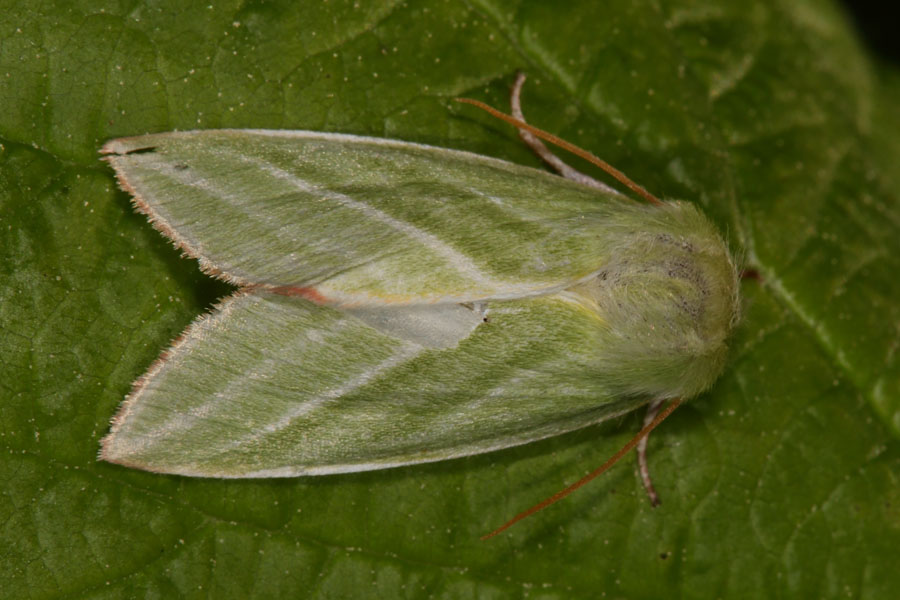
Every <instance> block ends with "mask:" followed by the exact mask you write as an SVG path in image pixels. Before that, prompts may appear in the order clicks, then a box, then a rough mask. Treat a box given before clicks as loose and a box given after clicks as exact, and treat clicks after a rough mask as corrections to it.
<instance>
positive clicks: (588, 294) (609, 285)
mask: <svg viewBox="0 0 900 600" xmlns="http://www.w3.org/2000/svg"><path fill="white" fill-rule="evenodd" d="M702 233H705V232H702ZM629 242H630V243H629V246H628V248H627V249H623V250H622V251H620V252H618V253H617V254H616V256H615V259H614V260H613V261H611V262H610V263H609V264H608V265H606V267H605V268H604V269H603V270H602V271H600V272H599V273H598V274H597V276H596V277H594V278H592V279H591V280H589V281H587V282H585V283H583V284H580V285H579V286H576V287H575V288H572V290H571V291H573V292H576V293H578V294H579V295H581V296H583V297H584V298H585V299H586V301H587V304H588V305H590V306H591V307H593V308H594V309H595V310H596V311H597V313H598V316H599V317H600V320H599V325H598V332H597V337H598V339H597V346H598V365H599V367H598V368H601V369H603V375H604V377H606V378H607V379H608V380H609V381H611V382H613V386H614V391H615V392H617V393H622V394H627V395H650V396H652V397H656V398H660V397H666V398H674V397H682V398H689V397H691V396H695V395H697V394H699V393H700V392H702V391H703V390H705V389H706V388H708V387H709V386H710V385H712V382H713V381H715V379H716V378H717V377H718V376H719V374H720V373H721V371H722V369H723V367H724V362H725V357H726V353H727V345H726V342H727V339H728V336H729V334H730V333H731V331H732V329H733V328H734V325H735V323H736V321H737V314H738V301H737V275H736V271H735V268H734V264H733V262H732V260H731V257H730V255H729V253H728V250H727V248H726V247H725V244H724V242H723V241H722V240H721V238H719V237H718V235H717V234H713V235H712V236H708V235H691V236H684V235H681V236H678V235H672V234H669V233H659V232H654V233H647V234H637V235H636V236H634V237H633V238H632V239H630V240H629Z"/></svg>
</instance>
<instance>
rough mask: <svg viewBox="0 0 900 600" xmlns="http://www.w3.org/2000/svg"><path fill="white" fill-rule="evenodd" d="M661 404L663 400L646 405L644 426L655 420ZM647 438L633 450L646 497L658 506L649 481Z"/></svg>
mask: <svg viewBox="0 0 900 600" xmlns="http://www.w3.org/2000/svg"><path fill="white" fill-rule="evenodd" d="M663 402H664V401H663V400H654V401H653V402H651V403H650V404H648V405H647V414H646V415H644V426H646V425H647V424H648V423H650V422H652V421H653V419H655V418H656V415H657V413H659V409H660V408H662V405H663ZM649 437H650V436H647V437H645V438H643V439H642V440H641V441H640V442H638V445H637V448H635V450H636V451H637V455H638V471H639V472H640V474H641V481H642V482H643V483H644V489H645V490H647V496H649V497H650V504H651V505H653V506H659V496H658V495H657V494H656V489H654V487H653V482H652V481H651V480H650V467H649V465H648V464H647V439H648V438H649Z"/></svg>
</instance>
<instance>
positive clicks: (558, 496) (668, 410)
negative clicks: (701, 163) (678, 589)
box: [481, 134, 681, 540]
mask: <svg viewBox="0 0 900 600" xmlns="http://www.w3.org/2000/svg"><path fill="white" fill-rule="evenodd" d="M535 135H537V134H535ZM547 141H550V140H547ZM679 404H681V399H679V398H676V399H675V400H672V401H671V402H669V404H667V405H666V407H665V408H664V409H662V411H660V413H659V414H658V415H656V418H655V419H653V420H652V421H650V423H648V424H647V425H646V426H645V427H644V428H643V429H641V430H640V431H638V432H637V435H635V436H634V437H633V438H631V441H629V442H628V443H627V444H625V445H624V446H622V449H621V450H619V451H618V452H616V453H615V454H613V455H612V457H610V459H609V460H608V461H606V462H605V463H603V464H602V465H601V466H600V467H599V468H598V469H596V470H595V471H592V472H591V473H589V474H587V475H585V476H584V477H582V478H581V479H579V480H578V481H576V482H575V483H573V484H572V485H570V486H569V487H567V488H566V489H564V490H560V491H558V492H556V493H555V494H553V495H552V496H550V497H549V498H547V499H546V500H544V501H543V502H540V503H538V504H535V505H534V506H532V507H531V508H529V509H528V510H526V511H524V512H520V513H519V514H517V515H516V516H515V517H513V518H512V519H510V520H509V521H507V522H506V523H504V524H503V525H501V526H500V527H498V528H497V529H495V530H493V531H492V532H490V533H489V534H487V535H483V536H481V539H482V540H487V539H490V538H492V537H494V536H495V535H497V534H498V533H501V532H503V531H506V530H507V529H509V528H510V527H512V526H513V525H515V524H516V523H518V522H519V521H521V520H522V519H524V518H525V517H530V516H531V515H533V514H534V513H536V512H538V511H539V510H542V509H545V508H547V507H548V506H550V505H551V504H553V503H554V502H557V501H559V500H562V499H563V498H565V497H566V496H568V495H569V494H571V493H572V492H574V491H575V490H577V489H578V488H580V487H581V486H583V485H584V484H586V483H588V482H590V481H591V480H593V479H596V478H597V477H599V476H600V475H602V474H603V473H604V472H606V471H607V470H608V469H609V468H610V467H611V466H613V465H614V464H616V463H617V462H618V461H619V459H620V458H622V457H623V456H625V455H626V454H628V452H629V451H631V449H632V448H634V447H635V446H637V445H638V442H640V441H641V440H642V439H644V438H645V437H647V436H648V435H650V432H651V431H653V430H654V429H655V428H656V426H657V425H659V424H660V423H662V422H663V421H664V420H665V418H666V417H668V416H669V415H671V414H672V411H674V410H675V409H676V408H678V405H679Z"/></svg>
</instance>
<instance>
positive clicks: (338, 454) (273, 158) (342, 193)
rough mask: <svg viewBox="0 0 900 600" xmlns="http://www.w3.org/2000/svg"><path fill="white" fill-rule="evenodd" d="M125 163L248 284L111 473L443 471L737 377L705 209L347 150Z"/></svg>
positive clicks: (230, 150)
mask: <svg viewBox="0 0 900 600" xmlns="http://www.w3.org/2000/svg"><path fill="white" fill-rule="evenodd" d="M517 86H519V87H520V86H521V82H517ZM514 101H515V102H516V103H517V101H518V89H516V93H515V96H514ZM516 109H517V110H518V108H517V104H516ZM519 114H520V113H519ZM508 119H509V118H508ZM512 122H514V123H516V124H517V125H519V126H524V125H525V124H524V122H523V121H521V120H516V119H512ZM538 143H539V142H538ZM102 152H103V153H104V154H105V160H107V161H108V162H109V164H110V165H112V167H113V168H114V169H115V172H116V175H117V177H118V181H119V183H120V185H121V187H122V188H123V189H124V190H126V191H127V192H129V193H130V194H131V195H132V196H133V202H134V205H135V207H136V208H137V210H139V211H140V212H142V213H144V214H146V215H147V216H148V218H149V220H150V222H151V223H152V224H153V225H154V227H156V228H157V229H158V230H159V231H160V232H161V233H163V234H164V235H165V236H166V237H168V238H169V239H171V240H172V242H173V243H174V244H175V245H176V246H177V247H178V248H180V249H181V250H182V251H183V252H184V253H186V254H187V255H189V256H192V257H195V258H197V260H198V261H199V262H200V266H201V268H202V269H203V271H205V272H206V273H209V274H211V275H214V276H216V277H219V278H222V279H224V280H226V281H228V282H230V283H232V284H235V285H237V286H239V290H238V291H237V292H236V293H234V294H233V295H232V296H230V297H228V298H226V299H224V300H223V301H221V302H220V304H219V305H218V306H217V307H216V308H215V310H213V311H212V312H211V313H209V314H206V315H203V316H201V317H199V318H198V319H197V320H196V321H195V322H194V323H192V324H191V325H190V326H189V327H188V329H187V330H186V331H185V332H184V334H183V335H182V336H181V337H179V338H178V339H177V340H176V341H175V342H174V344H173V345H172V347H171V348H169V349H168V350H166V351H165V352H164V353H163V354H162V356H161V357H160V358H159V359H158V360H157V361H156V362H155V363H154V364H153V365H152V366H151V367H150V368H149V370H148V371H147V372H146V373H145V374H144V375H143V376H141V377H140V378H139V379H138V380H137V381H136V382H135V384H134V388H133V390H132V392H131V393H130V394H129V396H128V397H127V399H126V400H125V402H124V403H123V405H122V406H121V408H120V410H119V412H118V414H117V415H116V416H115V418H114V420H113V424H112V428H111V432H110V433H109V435H107V436H106V437H105V438H104V439H103V442H102V450H101V454H100V456H101V458H102V459H103V460H107V461H110V462H114V463H119V464H122V465H126V466H129V467H134V468H139V469H146V470H149V471H155V472H160V473H177V474H181V475H188V476H198V477H226V478H230V477H289V476H297V475H316V474H328V473H342V472H350V471H361V470H367V469H382V468H387V467H394V466H399V465H408V464H414V463H422V462H427V461H436V460H444V459H450V458H454V457H460V456H467V455H471V454H477V453H481V452H489V451H492V450H498V449H500V448H507V447H510V446H515V445H517V444H524V443H527V442H531V441H534V440H538V439H541V438H546V437H548V436H553V435H557V434H560V433H563V432H567V431H570V430H573V429H577V428H581V427H585V426H588V425H591V424H595V423H599V422H601V421H604V420H606V419H610V418H613V417H616V416H619V415H622V414H624V413H627V412H629V411H631V410H634V409H636V408H638V407H640V406H642V405H646V404H648V403H650V402H658V401H660V400H663V399H679V398H680V399H686V398H690V397H692V396H696V395H697V394H699V393H700V392H702V391H704V390H706V389H707V388H708V387H709V386H710V385H711V384H712V383H713V381H714V380H715V379H716V378H717V377H718V376H719V374H720V373H721V371H722V369H723V365H724V361H725V357H726V351H727V340H728V336H729V334H730V332H731V330H732V329H733V327H734V325H735V323H736V320H737V315H738V306H739V301H738V276H737V271H736V269H735V265H734V261H733V260H732V258H731V255H730V254H729V251H728V249H727V246H726V244H725V243H724V242H723V240H722V237H721V236H720V235H719V233H718V232H717V230H716V228H715V227H714V226H713V225H712V224H711V223H710V221H709V220H708V219H707V218H706V217H705V216H703V215H702V214H701V213H700V212H699V210H698V209H697V208H696V207H695V206H694V205H693V204H690V203H687V202H680V201H669V202H665V203H659V204H647V203H642V202H638V201H635V200H632V199H630V198H628V197H626V196H623V195H621V194H619V193H617V192H615V191H613V190H611V189H609V188H605V186H604V187H596V186H594V187H591V186H589V185H585V184H584V183H580V182H578V181H571V180H570V179H566V178H562V177H559V176H556V175H553V174H550V173H547V172H544V171H541V170H537V169H533V168H529V167H524V166H519V165H515V164H512V163H509V162H505V161H502V160H498V159H494V158H488V157H485V156H479V155H476V154H471V153H467V152H460V151H456V150H448V149H444V148H437V147H431V146H424V145H420V144H414V143H409V142H403V141H396V140H389V139H376V138H369V137H360V136H353V135H342V134H335V133H320V132H312V131H266V130H209V131H187V132H173V133H162V134H154V135H145V136H140V137H133V138H122V139H117V140H113V141H110V142H108V143H107V144H106V145H105V146H104V147H103V150H102Z"/></svg>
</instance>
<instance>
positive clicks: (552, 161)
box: [509, 73, 620, 194]
mask: <svg viewBox="0 0 900 600" xmlns="http://www.w3.org/2000/svg"><path fill="white" fill-rule="evenodd" d="M524 83H525V74H524V73H519V74H518V75H517V76H516V82H515V83H514V84H513V87H512V92H511V93H510V97H509V104H510V108H511V111H512V116H514V117H515V118H517V119H519V120H520V121H525V116H524V115H523V114H522V103H521V100H520V95H521V93H522V84H524ZM519 137H521V138H522V141H523V142H525V144H527V145H528V147H529V148H531V150H532V151H533V152H534V153H535V154H537V155H538V157H539V158H540V159H541V160H543V161H544V162H545V163H547V164H548V165H550V166H551V167H552V168H553V169H555V170H556V172H558V173H559V174H560V175H562V176H563V177H565V178H566V179H571V180H573V181H577V182H578V183H581V184H583V185H587V186H590V187H592V188H597V189H599V190H603V191H604V192H607V193H610V194H619V193H620V192H619V191H618V190H615V189H613V188H611V187H609V186H608V185H606V184H605V183H603V182H602V181H597V180H596V179H594V178H593V177H590V176H588V175H585V174H584V173H582V172H580V171H577V170H575V169H573V168H572V167H570V166H569V165H567V164H566V163H565V162H563V160H562V159H561V158H559V157H558V156H556V155H555V154H553V152H551V151H550V149H549V148H547V146H545V145H544V142H542V141H541V140H539V139H538V138H537V137H535V136H534V135H533V134H532V133H530V132H528V131H525V130H524V129H520V130H519Z"/></svg>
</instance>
